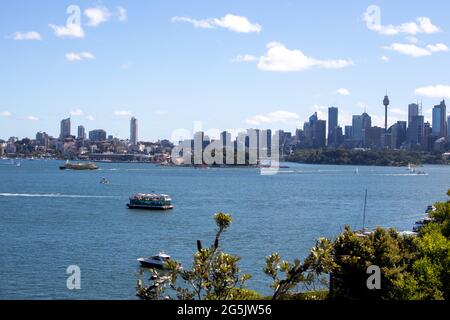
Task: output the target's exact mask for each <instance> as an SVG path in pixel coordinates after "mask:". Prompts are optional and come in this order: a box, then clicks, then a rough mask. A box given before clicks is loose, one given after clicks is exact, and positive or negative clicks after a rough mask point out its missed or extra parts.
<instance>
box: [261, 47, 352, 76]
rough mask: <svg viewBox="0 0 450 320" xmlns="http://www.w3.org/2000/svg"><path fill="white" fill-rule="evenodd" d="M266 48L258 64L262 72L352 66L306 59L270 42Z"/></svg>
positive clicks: (339, 62) (299, 52)
mask: <svg viewBox="0 0 450 320" xmlns="http://www.w3.org/2000/svg"><path fill="white" fill-rule="evenodd" d="M267 48H268V50H267V52H266V54H265V55H264V56H262V57H260V59H259V63H258V68H259V69H260V70H263V71H278V72H290V71H303V70H307V69H310V68H313V67H319V68H325V69H341V68H345V67H348V66H351V65H353V62H352V61H351V60H343V59H340V60H317V59H314V58H311V57H307V56H306V55H305V54H303V52H301V51H300V50H290V49H288V48H286V47H285V46H284V44H282V43H279V42H270V43H269V44H267Z"/></svg>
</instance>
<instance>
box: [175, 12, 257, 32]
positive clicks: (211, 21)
mask: <svg viewBox="0 0 450 320" xmlns="http://www.w3.org/2000/svg"><path fill="white" fill-rule="evenodd" d="M171 20H172V22H188V23H190V24H192V25H193V26H194V27H195V28H202V29H213V28H215V27H221V28H225V29H228V30H230V31H234V32H240V33H250V32H261V30H262V27H261V26H260V25H259V24H257V23H252V22H250V21H249V20H248V19H247V18H246V17H242V16H236V15H233V14H227V15H225V16H224V17H222V18H208V19H202V20H196V19H192V18H190V17H173V18H172V19H171Z"/></svg>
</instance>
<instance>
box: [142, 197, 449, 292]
mask: <svg viewBox="0 0 450 320" xmlns="http://www.w3.org/2000/svg"><path fill="white" fill-rule="evenodd" d="M447 195H449V196H450V190H449V191H448V192H447ZM434 208H435V209H434V210H432V211H430V212H429V217H430V218H431V222H430V223H428V224H427V225H426V226H424V227H422V228H421V229H420V231H419V233H418V235H417V236H415V237H414V236H403V235H399V234H398V232H397V231H396V230H394V229H381V228H378V229H376V230H375V231H374V232H371V233H370V234H361V233H358V232H354V231H352V230H351V229H350V227H348V226H346V227H345V230H344V232H343V233H342V234H341V235H340V236H338V237H337V239H336V240H334V241H330V240H328V239H324V238H321V239H319V240H318V241H317V243H316V245H315V246H314V247H313V248H312V249H311V251H310V253H309V255H308V256H307V257H306V259H304V261H303V262H301V261H300V260H294V261H293V262H289V261H285V260H282V258H281V256H280V254H278V253H273V254H271V255H270V256H268V257H266V264H265V267H264V269H263V271H264V273H265V274H266V275H267V276H269V277H270V278H271V279H272V284H271V288H272V289H273V296H272V299H294V300H320V299H400V300H424V299H426V300H439V299H448V298H449V297H450V229H449V226H450V201H446V202H440V203H436V204H435V205H434ZM214 220H215V222H216V226H217V232H216V237H215V240H214V242H213V244H212V245H211V246H209V247H207V248H203V247H202V244H201V242H200V241H198V245H197V246H198V248H197V249H198V250H197V252H195V253H194V255H193V264H192V267H191V269H188V270H184V269H183V268H182V267H181V264H180V263H178V262H176V261H169V262H168V263H167V264H166V268H167V272H158V271H156V270H151V272H152V276H151V278H150V281H151V283H150V284H149V285H145V284H144V282H143V281H142V280H141V279H139V280H138V290H137V295H138V296H139V297H140V298H142V299H183V300H192V299H199V300H201V299H208V300H217V299H218V300H232V299H235V300H245V299H254V300H259V299H264V298H265V297H263V296H262V295H260V294H259V293H257V292H255V291H252V290H249V289H247V288H246V287H245V283H246V282H247V280H249V279H250V275H248V274H241V272H240V270H239V268H238V262H239V257H237V256H234V255H231V254H228V253H225V252H223V251H222V250H221V248H220V245H219V244H220V237H221V235H222V233H223V232H224V231H225V230H226V229H228V228H229V227H230V225H231V223H232V219H231V216H230V215H228V214H225V213H218V214H216V215H215V216H214ZM372 265H376V266H379V267H380V269H381V289H379V290H369V289H368V288H367V284H366V281H367V278H368V274H367V268H368V267H369V266H372ZM141 276H142V275H141ZM327 276H330V278H331V282H330V283H329V285H330V291H329V292H328V291H324V290H319V291H317V290H309V291H307V292H296V291H295V289H296V288H298V287H299V286H300V285H303V287H305V288H308V286H310V285H315V284H316V283H320V284H322V285H324V284H327V281H325V279H326V277H327ZM266 298H267V297H266Z"/></svg>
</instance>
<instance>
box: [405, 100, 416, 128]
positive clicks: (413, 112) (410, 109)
mask: <svg viewBox="0 0 450 320" xmlns="http://www.w3.org/2000/svg"><path fill="white" fill-rule="evenodd" d="M418 115H419V105H418V104H417V103H411V104H410V105H408V127H409V126H410V125H411V121H412V117H413V116H418Z"/></svg>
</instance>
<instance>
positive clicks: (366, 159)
mask: <svg viewBox="0 0 450 320" xmlns="http://www.w3.org/2000/svg"><path fill="white" fill-rule="evenodd" d="M286 160H287V161H290V162H300V163H309V164H338V165H361V166H364V165H373V166H407V165H408V164H415V165H419V164H424V163H427V164H448V163H449V162H448V160H445V159H443V158H442V156H441V154H439V153H426V152H419V151H405V150H360V149H356V150H355V149H329V148H328V149H315V150H311V149H300V150H296V151H295V152H294V154H293V155H290V156H288V157H287V159H286Z"/></svg>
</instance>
